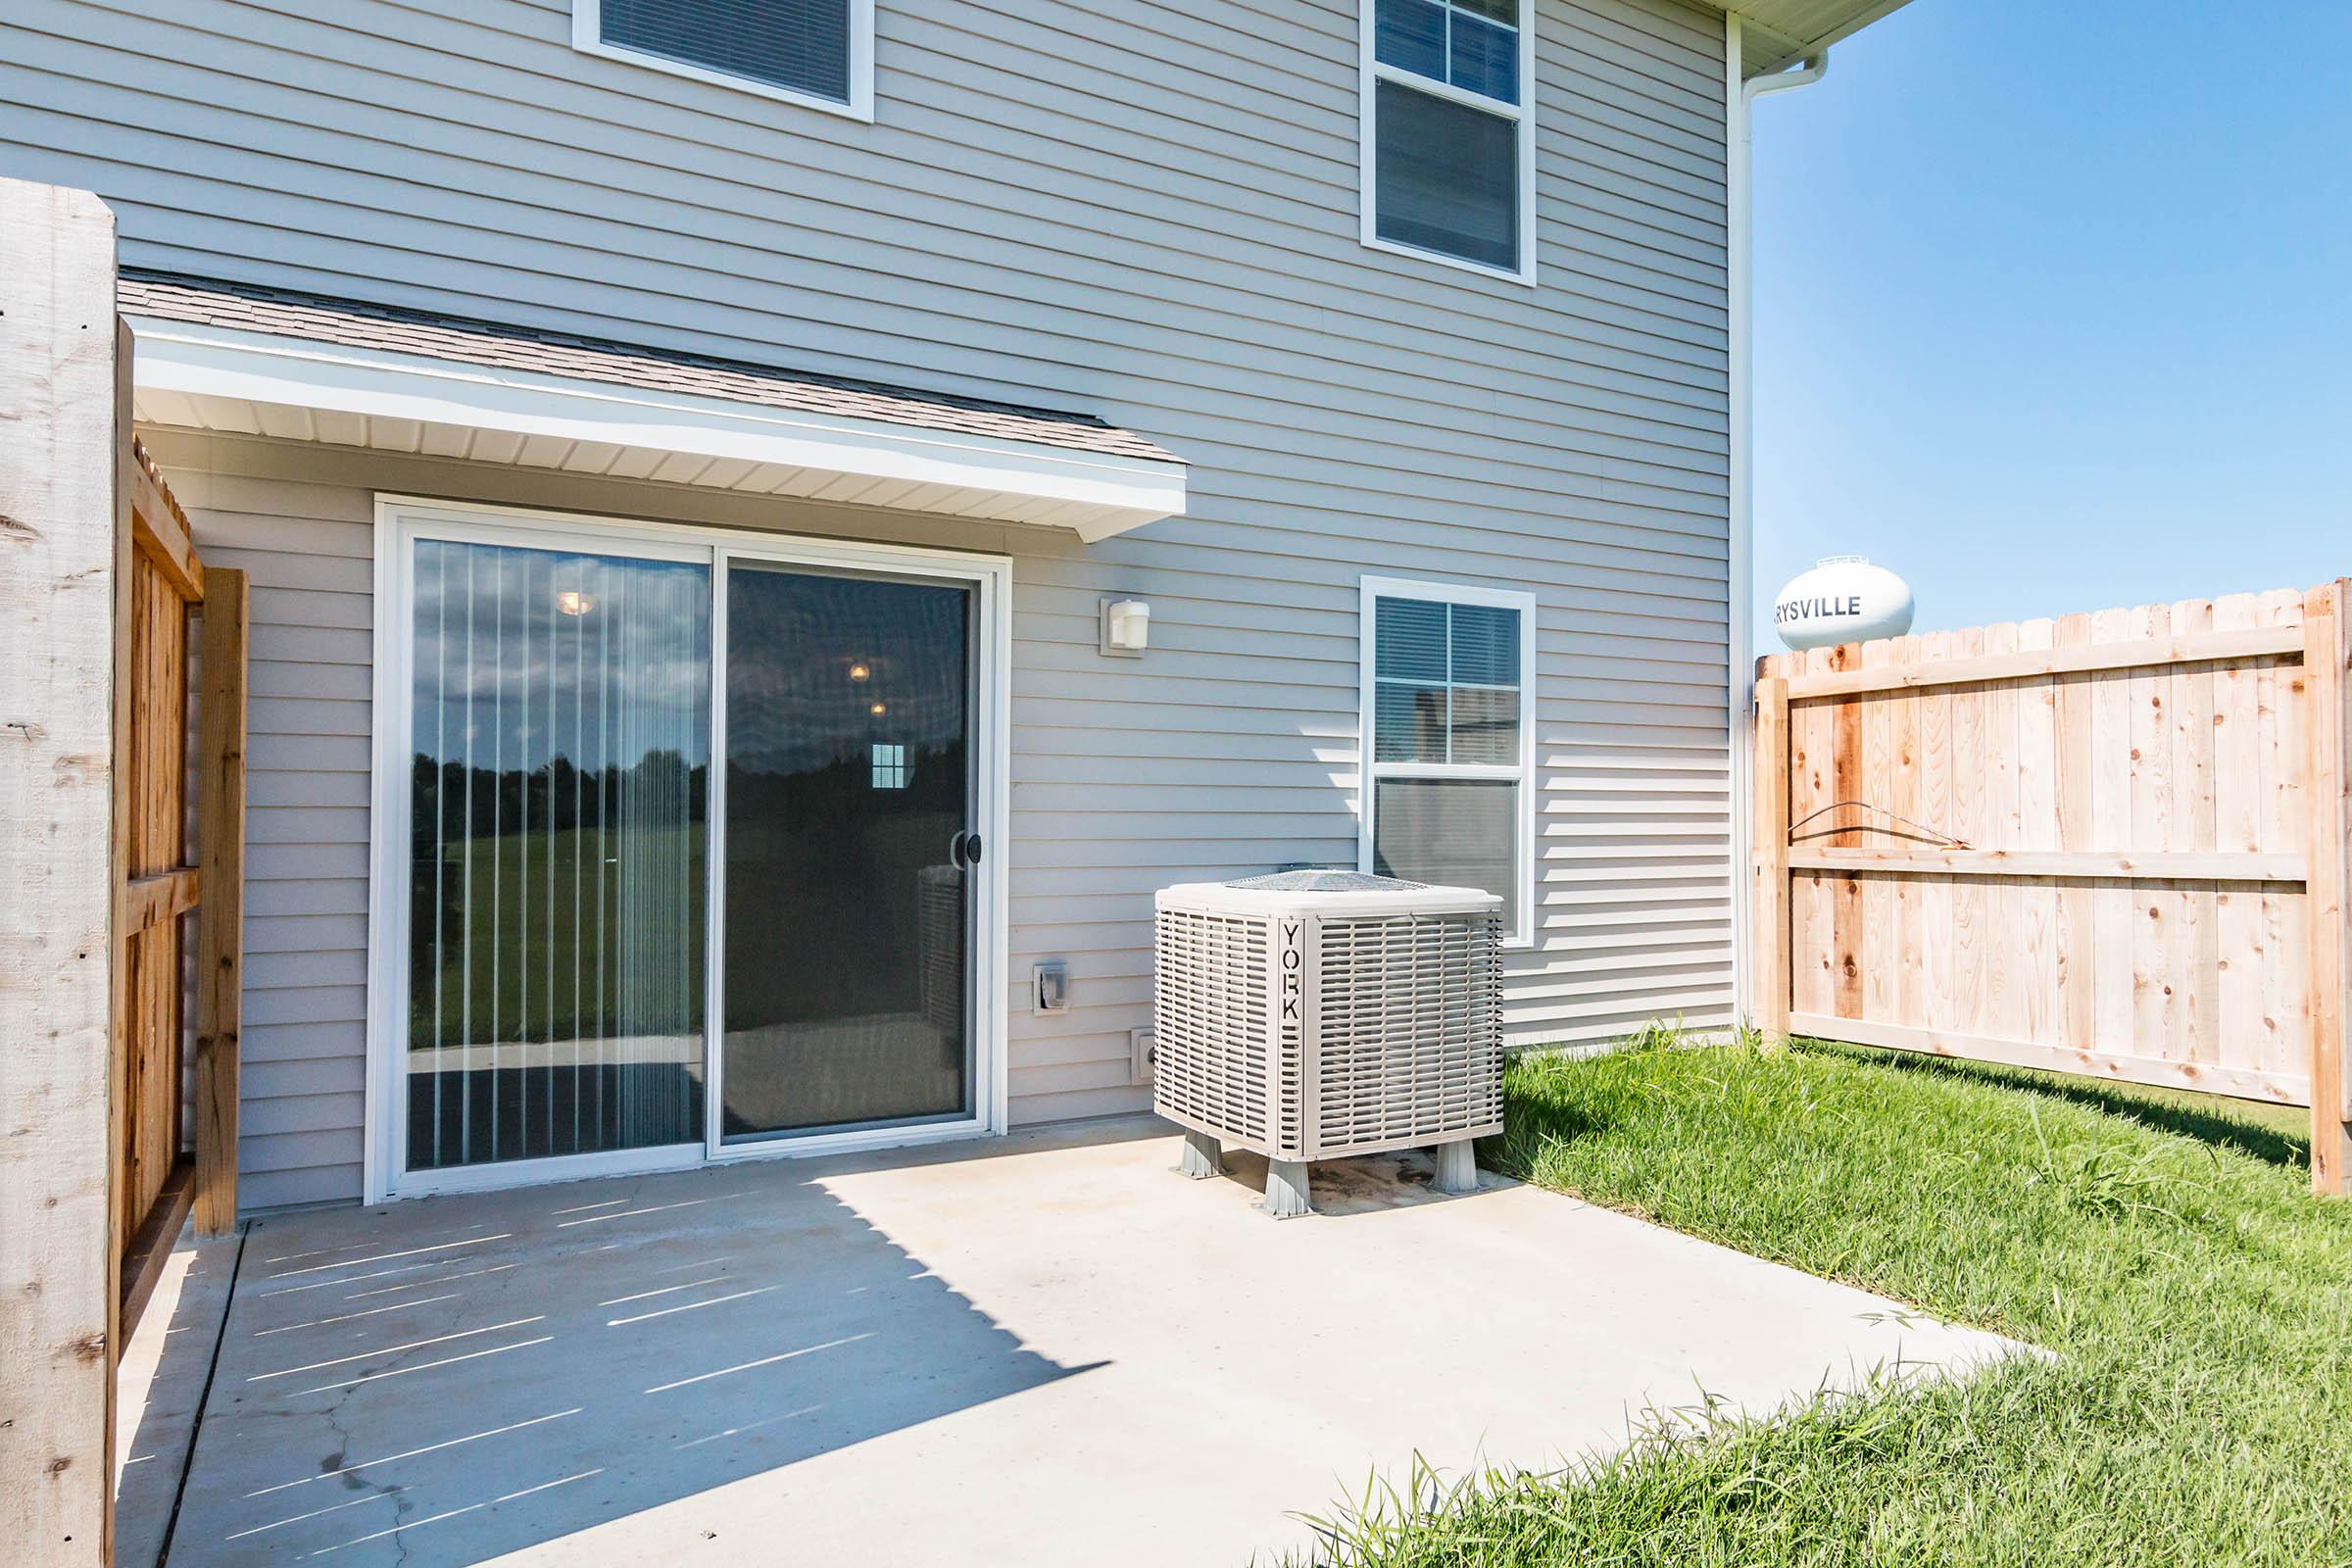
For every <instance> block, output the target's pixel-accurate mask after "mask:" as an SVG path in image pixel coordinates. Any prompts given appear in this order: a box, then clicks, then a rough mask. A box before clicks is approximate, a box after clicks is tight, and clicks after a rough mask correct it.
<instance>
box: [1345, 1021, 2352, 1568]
mask: <svg viewBox="0 0 2352 1568" xmlns="http://www.w3.org/2000/svg"><path fill="white" fill-rule="evenodd" d="M1508 1095H1509V1124H1510V1132H1509V1134H1508V1136H1507V1138H1506V1139H1503V1140H1498V1141H1496V1143H1495V1146H1494V1147H1492V1148H1485V1149H1482V1151H1481V1156H1482V1159H1481V1162H1482V1163H1487V1164H1492V1165H1495V1166H1497V1167H1499V1168H1501V1169H1503V1170H1506V1171H1508V1172H1510V1173H1512V1174H1514V1175H1517V1176H1520V1177H1523V1178H1525V1179H1527V1180H1530V1181H1533V1182H1537V1183H1540V1184H1542V1185H1544V1186H1547V1187H1553V1188H1557V1189H1559V1190H1560V1191H1563V1192H1568V1193H1574V1194H1578V1195H1580V1196H1582V1197H1585V1198H1587V1199H1590V1200H1592V1201H1596V1202H1600V1203H1605V1204H1607V1205H1609V1206H1611V1207H1614V1208H1619V1209H1623V1210H1626V1211H1628V1212H1631V1213H1635V1214H1640V1215H1642V1216H1645V1217H1648V1218H1651V1219H1655V1220H1657V1221H1659V1222H1660V1223H1663V1224H1666V1225H1670V1226H1673V1227H1674V1228H1676V1229H1678V1230H1683V1231H1688V1232H1690V1233H1691V1234H1693V1235H1696V1236H1702V1237H1706V1238H1708V1239H1709V1240H1712V1241H1717V1242H1722V1243H1725V1244H1727V1245H1729V1246H1732V1247H1737V1248H1740V1250H1744V1251H1748V1252H1752V1253H1755V1254H1757V1255H1759V1256H1763V1257H1768V1258H1774V1259H1777V1260H1779V1261H1782V1262H1785V1263H1788V1264H1789V1265H1791V1266H1793V1267H1796V1268H1801V1269H1805V1270H1808V1271H1810V1272H1812V1273H1815V1274H1821V1275H1826V1276H1829V1277H1831V1278H1834V1279H1838V1280H1845V1281H1849V1282H1851V1283H1853V1284H1856V1285H1860V1286H1864V1287H1866V1288H1868V1289H1871V1290H1874V1291H1879V1292H1882V1293H1885V1294H1886V1295H1888V1296H1892V1297H1896V1298H1899V1299H1903V1300H1905V1301H1909V1302H1914V1303H1917V1304H1918V1305H1919V1306H1921V1307H1924V1308H1926V1309H1927V1310H1929V1311H1931V1312H1933V1313H1936V1314H1937V1315H1940V1316H1942V1317H1945V1318H1947V1319H1953V1320H1958V1321H1963V1322H1968V1323H1973V1324H1977V1325H1980V1326H1982V1327H1985V1328H1988V1329H1993V1330H1996V1331H1998V1332H2000V1333H2003V1334H2008V1335H2011V1336H2013V1337H2015V1338H2017V1339H2020V1340H2025V1341H2028V1342H2030V1343H2032V1344H2034V1345H2036V1346H2040V1347H2043V1348H2047V1349H2049V1350H2051V1351H2054V1352H2055V1354H2054V1355H2053V1356H2052V1357H2050V1358H2048V1359H2041V1358H2019V1359H2017V1360H2015V1361H2012V1362H2009V1363H2005V1364H2004V1365H2003V1366H2002V1367H2000V1368H1998V1369H1996V1370H1993V1371H1990V1372H1988V1373H1985V1374H1984V1375H1981V1376H1978V1377H1976V1378H1974V1379H1971V1380H1969V1381H1966V1382H1962V1383H1947V1384H1939V1385H1932V1386H1926V1387H1912V1388H1908V1389H1890V1390H1886V1391H1882V1392H1880V1393H1878V1394H1877V1395H1875V1396H1872V1397H1861V1398H1846V1399H1841V1400H1826V1399H1824V1400H1816V1401H1815V1402H1814V1403H1812V1404H1811V1405H1809V1406H1808V1407H1806V1408H1804V1409H1803V1410H1801V1411H1799V1412H1798V1413H1796V1414H1794V1415H1792V1416H1790V1417H1789V1418H1786V1419H1783V1420H1779V1421H1774V1422H1769V1423H1747V1424H1740V1423H1736V1422H1732V1421H1728V1420H1722V1419H1709V1418H1707V1417H1706V1416H1704V1414H1703V1413H1701V1414H1699V1415H1698V1416H1696V1417H1695V1418H1694V1417H1693V1416H1692V1415H1691V1413H1690V1412H1684V1413H1682V1414H1681V1415H1680V1416H1678V1417H1675V1418H1673V1419H1671V1420H1662V1421H1661V1422H1660V1423H1659V1424H1658V1426H1657V1427H1655V1428H1654V1429H1653V1430H1651V1431H1650V1432H1649V1433H1648V1435H1647V1436H1646V1437H1644V1438H1643V1439H1642V1440H1641V1441H1639V1442H1637V1443H1636V1445H1635V1446H1633V1447H1632V1448H1631V1449H1629V1450H1627V1451H1625V1452H1623V1453H1621V1454H1619V1455H1616V1456H1614V1457H1612V1458H1607V1459H1599V1460H1594V1461H1591V1462H1589V1463H1588V1464H1586V1465H1585V1466H1583V1467H1582V1468H1581V1469H1580V1470H1579V1471H1578V1472H1576V1473H1574V1474H1571V1475H1564V1476H1552V1477H1540V1478H1536V1477H1520V1478H1513V1477H1508V1476H1502V1475H1493V1476H1487V1477H1477V1478H1466V1479H1465V1478H1431V1477H1427V1476H1424V1477H1418V1478H1397V1486H1396V1487H1395V1489H1394V1490H1392V1491H1390V1492H1388V1493H1387V1494H1386V1495H1385V1496H1382V1497H1376V1498H1374V1499H1373V1500H1372V1501H1371V1502H1370V1503H1369V1504H1366V1503H1365V1502H1364V1500H1363V1499H1358V1500H1357V1502H1356V1504H1355V1505H1354V1506H1353V1507H1352V1508H1350V1507H1348V1506H1345V1505H1343V1507H1342V1508H1340V1509H1339V1510H1336V1511H1332V1512H1327V1513H1326V1514H1325V1515H1324V1518H1325V1520H1326V1521H1328V1522H1329V1525H1330V1528H1331V1529H1332V1531H1333V1540H1332V1544H1331V1547H1330V1551H1329V1557H1330V1559H1331V1560H1334V1561H1343V1562H1349V1563H1364V1564H1377V1565H1382V1568H1403V1565H1414V1568H1422V1565H1439V1564H1447V1565H1454V1564H1494V1565H1501V1564H1539V1563H1542V1564H1551V1563H1558V1564H1570V1563H1573V1564H1578V1565H1604V1564H1606V1565H1615V1564H1634V1563H1656V1564H1674V1565H1677V1568H1695V1565H1713V1564H1724V1565H1731V1564H1790V1563H1797V1564H1828V1563H1839V1564H1842V1563H1883V1564H1889V1565H1892V1564H1903V1565H1912V1564H1922V1563H1970V1564H2016V1565H2021V1568H2023V1565H2041V1564H2056V1565H2063V1568H2105V1565H2109V1564H2127V1563H2129V1564H2139V1563H2165V1564H2198V1565H2204V1564H2217V1563H2280V1564H2287V1563H2292V1564H2298V1565H2308V1564H2327V1563H2352V1203H2345V1202H2342V1201H2319V1200H2315V1199H2313V1198H2312V1197H2311V1196H2310V1194H2309V1188H2308V1184H2309V1173H2308V1170H2307V1169H2306V1167H2305V1154H2306V1139H2305V1135H2304V1131H2303V1126H2304V1116H2305V1113H2304V1112H2301V1111H2292V1112H2287V1111H2281V1110H2274V1109H2270V1108H2267V1107H2257V1106H2251V1105H2244V1104H2240V1103H2235V1102H2229V1101H2222V1100H2216V1099H2212V1098H2210V1097H2201V1096H2193V1095H2171V1094H2164V1093H2161V1092H2155V1091H2139V1090H2133V1089H2129V1088H2119V1087H2116V1086H2112V1085H2107V1084H2103V1083H2090V1082H2086V1081H2083V1080H2079V1079H2061V1078H2052V1077H2047V1076H2043V1075H2037V1074H2030V1073H2021V1072H2011V1071H2004V1070H1999V1069H1988V1068H1980V1067H1974V1066H1959V1065H1954V1064H1949V1063H1942V1062H1937V1061H1935V1060H1932V1059H1926V1058H1915V1057H1896V1056H1890V1055H1882V1054H1874V1053H1869V1052H1862V1051H1856V1050H1850V1049H1847V1048H1842V1047H1833V1046H1800V1047H1798V1048H1797V1049H1794V1050H1791V1051H1788V1052H1784V1053H1779V1054H1766V1053H1761V1052H1758V1051H1755V1050H1752V1049H1748V1048H1744V1047H1734V1048H1725V1049H1701V1050H1665V1049H1642V1050H1633V1051H1629V1052H1626V1053H1623V1054H1616V1055H1612V1056H1606V1057H1601V1058H1597V1059H1592V1060H1585V1061H1571V1060H1566V1059H1561V1058H1557V1057H1530V1058H1526V1059H1523V1060H1521V1061H1519V1062H1518V1063H1516V1064H1515V1065H1514V1066H1513V1067H1512V1068H1511V1070H1510V1075H1509V1078H1508ZM1559 1332H1560V1333H1562V1334H1564V1335H1570V1336H1573V1335H1574V1334H1575V1333H1576V1324H1575V1323H1574V1322H1570V1321H1563V1322H1562V1323H1561V1324H1560V1325H1559Z"/></svg>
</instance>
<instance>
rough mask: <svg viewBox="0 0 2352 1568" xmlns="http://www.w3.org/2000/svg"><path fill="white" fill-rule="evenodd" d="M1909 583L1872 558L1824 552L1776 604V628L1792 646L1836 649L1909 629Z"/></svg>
mask: <svg viewBox="0 0 2352 1568" xmlns="http://www.w3.org/2000/svg"><path fill="white" fill-rule="evenodd" d="M1911 612H1912V604H1911V585H1910V584H1909V583H1907V582H1905V581H1903V579H1902V578H1900V577H1897V576H1896V575H1895V574H1894V573H1893V572H1891V571H1888V570H1887V568H1886V567H1885V566H1874V565H1872V564H1870V558H1869V557H1868V556H1824V557H1822V558H1821V560H1820V561H1819V562H1818V563H1816V564H1814V567H1813V569H1812V570H1811V571H1800V572H1798V573H1797V574H1796V575H1795V576H1793V577H1791V578H1789V586H1788V587H1786V588H1783V589H1782V590H1781V591H1780V594H1779V596H1778V597H1777V598H1775V599H1774V600H1773V602H1772V624H1773V629H1774V630H1776V631H1778V632H1779V633H1780V634H1781V641H1783V642H1785V643H1787V644H1788V645H1789V647H1791V648H1833V647H1836V646H1837V645H1838V644H1839V643H1859V642H1867V641H1868V640H1870V639H1871V638H1873V637H1900V636H1901V635H1902V634H1903V633H1905V632H1907V631H1909V630H1910V629H1911Z"/></svg>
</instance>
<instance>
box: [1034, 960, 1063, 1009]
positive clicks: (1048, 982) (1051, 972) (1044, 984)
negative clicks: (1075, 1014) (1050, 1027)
mask: <svg viewBox="0 0 2352 1568" xmlns="http://www.w3.org/2000/svg"><path fill="white" fill-rule="evenodd" d="M1032 973H1033V974H1034V976H1035V978H1036V982H1037V1010H1038V1011H1040V1012H1067V1011H1069V1010H1070V966H1069V965H1068V964H1066V963H1063V962H1062V961H1060V960H1059V959H1058V958H1057V959H1055V960H1054V962H1052V963H1041V964H1039V965H1038V966H1037V967H1036V969H1035V970H1033V971H1032Z"/></svg>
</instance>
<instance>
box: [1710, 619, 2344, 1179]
mask: <svg viewBox="0 0 2352 1568" xmlns="http://www.w3.org/2000/svg"><path fill="white" fill-rule="evenodd" d="M2345 597H2346V584H2345V583H2344V582H2342V581H2338V582H2334V583H2329V584H2327V585H2324V586H2322V587H2320V588H2316V589H2313V590H2311V591H2310V592H2309V593H2296V592H2279V593H2269V594H2261V595H2252V594H2239V595H2233V596H2230V597H2229V598H2224V599H2218V600H2192V601H2186V602H2183V603H2180V604H2176V605H2171V606H2164V605H2146V606H2141V607H2140V608H2138V609H2135V610H2114V611H2102V612H2099V613H2096V614H2078V615H2068V616H2065V617H2063V618H2061V619H2058V620H2054V621H2052V620H2034V621H2024V622H2020V623H2018V624H2015V625H2001V626H1986V627H1980V628H1976V629H1972V630H1967V631H1952V632H1936V633H1931V634H1927V635H1923V636H1917V637H1901V638H1894V639H1889V640H1884V641H1879V642H1869V643H1858V644H1847V645H1845V646H1843V647H1839V648H1829V649H1816V650H1813V651H1810V652H1807V653H1797V654H1784V655H1776V656H1774V657H1771V658H1768V659H1765V660H1762V661H1760V662H1759V663H1758V666H1757V683H1756V714H1755V719H1756V727H1755V745H1756V768H1755V780H1756V800H1755V844H1756V938H1757V940H1756V954H1757V961H1756V965H1755V971H1754V978H1753V985H1754V988H1755V995H1754V996H1753V997H1752V998H1751V999H1750V1007H1751V1012H1752V1015H1753V1018H1754V1021H1755V1022H1756V1024H1757V1026H1758V1027H1759V1028H1761V1029H1762V1030H1764V1031H1765V1032H1766V1033H1767V1034H1768V1035H1771V1036H1780V1035H1786V1034H1790V1033H1794V1034H1799V1035H1812V1036H1817V1037H1820V1038H1824V1039H1834V1040H1846V1041H1853V1042H1856V1043H1858V1044H1863V1045H1871V1046H1885V1047H1892V1048H1895V1049H1899V1050H1907V1051H1923V1052H1932V1053H1935V1054H1940V1055H1949V1056H1966V1057H1972V1058H1976V1059H1980V1060H1986V1061H1995V1062H2004V1063H2008V1064H2012V1065H2018V1066H2027V1067H2040V1068H2049V1069H2054V1070H2057V1071H2061V1072H2072V1073H2087V1074H2093V1075H2097V1076H2102V1077H2108V1078H2117V1079H2125V1080H2129V1081H2131V1082H2134V1083H2144V1084H2158V1085H2170V1086H2173V1087H2178V1088H2186V1089H2199V1090H2206V1091H2210V1092H2214V1093H2219V1094H2226V1095H2235V1096H2240V1097H2243V1098H2247V1099H2254V1100H2265V1101H2273V1102H2279V1103H2295V1104H2309V1105H2311V1106H2312V1107H2313V1110H2312V1127H2313V1142H2312V1180H2313V1184H2314V1186H2315V1187H2316V1188H2317V1189H2319V1190H2321V1191H2326V1192H2340V1191H2342V1190H2343V1188H2344V1183H2345V1179H2346V1166H2347V1159H2348V1156H2352V1144H2348V1143H2347V1132H2346V1127H2347V1123H2348V1122H2352V1083H2348V1082H2347V1074H2346V1073H2345V1071H2344V1063H2343V1050H2344V1027H2345V1024H2344V1018H2345V1010H2346V987H2347V946H2348V942H2352V938H2348V937H2347V930H2346V919H2345V905H2346V876H2347V870H2346V862H2347V846H2346V840H2347V836H2348V834H2352V798H2348V797H2347V793H2346V792H2347V768H2346V732H2347V728H2348V727H2352V726H2348V720H2347V707H2348V695H2347V680H2346V666H2347V663H2348V662H2352V639H2348V636H2347V630H2346V618H2345Z"/></svg>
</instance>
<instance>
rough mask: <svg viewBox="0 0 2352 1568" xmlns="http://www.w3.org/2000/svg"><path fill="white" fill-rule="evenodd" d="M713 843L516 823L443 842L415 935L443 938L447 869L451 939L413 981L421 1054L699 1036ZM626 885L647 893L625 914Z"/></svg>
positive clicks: (422, 886)
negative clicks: (515, 1044) (707, 850)
mask: <svg viewBox="0 0 2352 1568" xmlns="http://www.w3.org/2000/svg"><path fill="white" fill-rule="evenodd" d="M704 838H705V830H704V825H703V824H702V823H701V822H691V823H685V824H676V823H671V824H665V825H662V826H656V827H628V828H615V829H610V830H599V829H598V828H596V827H593V826H591V827H585V828H561V829H557V830H555V831H553V832H549V831H546V830H542V829H537V828H534V829H533V830H532V831H531V832H530V833H528V834H525V833H523V832H522V831H521V830H520V828H519V826H517V827H516V829H515V831H514V832H510V833H505V834H499V835H489V834H484V835H482V836H480V837H477V838H475V839H472V840H470V841H466V842H453V843H450V844H447V845H444V846H443V848H442V855H441V858H440V861H439V864H438V866H436V864H435V862H434V860H433V859H431V858H423V859H419V860H418V861H417V863H416V867H415V876H416V884H415V885H416V890H417V904H416V920H417V932H416V939H417V942H418V943H419V944H421V943H423V942H425V941H427V940H429V938H430V937H431V935H432V934H433V931H434V914H435V908H436V904H435V886H436V884H435V873H436V870H437V871H438V873H439V880H438V890H439V902H438V910H439V921H438V929H439V933H440V937H441V942H440V946H439V950H438V952H437V954H426V953H422V952H420V954H419V961H418V962H417V965H416V966H415V967H414V969H413V970H412V972H411V976H410V982H409V986H410V997H409V1013H410V1023H411V1034H410V1043H411V1045H412V1046H414V1047H416V1048H418V1049H427V1048H430V1047H432V1046H433V1045H435V1044H440V1045H447V1046H457V1045H466V1044H486V1043H490V1042H512V1041H518V1040H531V1041H546V1040H569V1039H575V1038H583V1037H612V1036H618V1035H635V1034H699V1033H700V1032H701V1030H702V1027H703V933H704V925H705V923H706V921H705V907H704V901H705V890H704V881H703V858H704ZM468 860H470V862H471V867H470V869H471V872H472V880H471V889H470V894H469V893H468V891H467V880H466V872H467V869H468V867H467V862H468ZM600 873H601V877H600ZM624 873H626V874H625V875H624ZM624 882H626V883H628V884H629V886H630V887H631V889H632V890H633V891H634V893H635V896H636V902H635V903H633V904H632V905H630V906H628V907H624V905H623V899H622V895H623V883H624ZM656 899H658V900H659V904H658V906H657V905H656V904H655V903H653V902H652V901H653V900H656ZM468 907H470V910H471V914H472V918H471V920H470V921H468V920H467V919H466V913H467V910H468ZM436 959H437V960H438V961H437V962H436V961H435V960H436ZM469 959H470V963H469V962H468V960H469ZM624 971H625V972H626V974H627V978H628V980H629V982H630V983H629V985H628V986H627V988H626V1000H627V1005H629V1006H630V1008H631V1015H630V1016H623V1015H622V1011H621V1009H622V1006H623V987H622V979H623V974H624ZM436 979H437V980H438V982H439V986H438V991H439V997H440V1029H439V1032H438V1037H437V1038H436V1033H435V1030H434V1027H433V1007H434V995H435V989H436V988H435V981H436ZM468 1005H470V1013H469V1012H468Z"/></svg>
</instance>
